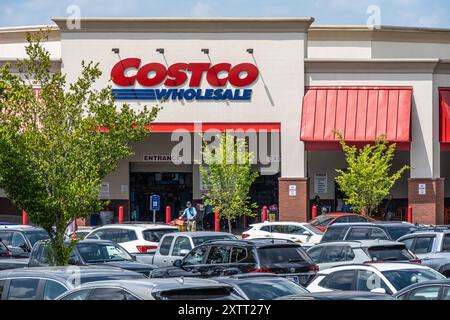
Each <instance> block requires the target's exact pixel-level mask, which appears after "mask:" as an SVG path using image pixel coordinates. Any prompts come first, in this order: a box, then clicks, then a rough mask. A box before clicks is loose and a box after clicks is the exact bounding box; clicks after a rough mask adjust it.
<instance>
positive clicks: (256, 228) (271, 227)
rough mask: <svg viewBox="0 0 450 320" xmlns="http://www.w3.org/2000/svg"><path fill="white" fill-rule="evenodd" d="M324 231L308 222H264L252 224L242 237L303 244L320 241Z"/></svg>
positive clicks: (308, 244) (312, 243)
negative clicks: (283, 240) (282, 240)
mask: <svg viewBox="0 0 450 320" xmlns="http://www.w3.org/2000/svg"><path fill="white" fill-rule="evenodd" d="M322 236H323V232H322V231H320V230H319V229H317V228H315V227H313V226H312V225H310V224H308V223H300V222H264V223H257V224H252V225H250V229H249V230H247V231H245V232H244V233H242V239H258V238H275V239H285V240H291V241H294V242H298V243H300V244H301V245H303V246H313V245H315V244H318V243H320V240H322Z"/></svg>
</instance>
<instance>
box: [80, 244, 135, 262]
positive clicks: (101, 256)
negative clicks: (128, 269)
mask: <svg viewBox="0 0 450 320" xmlns="http://www.w3.org/2000/svg"><path fill="white" fill-rule="evenodd" d="M77 248H78V251H79V252H80V255H81V257H82V258H83V260H84V261H85V262H86V263H94V262H109V261H133V258H132V257H131V256H130V254H129V253H128V252H126V251H125V250H124V249H122V248H121V247H119V246H117V245H115V244H103V243H80V244H78V245H77Z"/></svg>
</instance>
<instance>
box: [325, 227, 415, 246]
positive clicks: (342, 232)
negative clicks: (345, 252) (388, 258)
mask: <svg viewBox="0 0 450 320" xmlns="http://www.w3.org/2000/svg"><path fill="white" fill-rule="evenodd" d="M418 228H419V227H417V226H416V225H414V224H411V223H400V222H366V223H337V224H333V225H331V226H329V227H328V229H327V231H326V232H325V234H324V235H323V237H322V240H321V242H322V243H324V242H334V241H349V240H391V241H396V240H397V239H399V238H401V237H403V236H404V235H406V234H409V233H412V232H414V231H416V230H418Z"/></svg>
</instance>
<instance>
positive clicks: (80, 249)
mask: <svg viewBox="0 0 450 320" xmlns="http://www.w3.org/2000/svg"><path fill="white" fill-rule="evenodd" d="M49 249H50V246H49V244H48V242H43V241H40V242H38V243H37V244H36V246H35V247H34V248H33V251H32V252H31V256H30V260H29V263H28V266H29V267H43V266H48V265H49V261H48V256H49ZM135 259H136V258H135V257H133V256H132V255H130V254H129V253H128V252H127V251H126V250H125V249H124V248H122V247H121V246H120V245H118V244H116V243H114V242H112V241H108V240H83V241H80V242H78V243H77V244H76V245H75V247H74V249H73V252H72V256H71V257H70V261H69V264H71V265H76V266H111V267H118V268H122V269H126V270H130V271H135V272H139V273H141V274H144V275H146V276H148V275H149V274H150V272H151V271H152V270H153V269H154V268H155V266H153V265H149V264H143V263H139V262H136V260H135Z"/></svg>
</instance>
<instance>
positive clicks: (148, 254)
mask: <svg viewBox="0 0 450 320" xmlns="http://www.w3.org/2000/svg"><path fill="white" fill-rule="evenodd" d="M177 231H178V228H177V227H172V226H168V225H160V224H111V225H105V226H102V227H99V228H97V229H95V230H93V231H92V232H91V233H89V234H88V235H87V236H86V239H102V240H110V241H113V242H115V243H117V244H119V245H120V246H122V247H123V248H124V249H125V250H127V251H128V252H129V253H131V254H133V255H134V256H136V259H137V260H138V261H139V262H142V263H151V261H152V260H153V254H154V253H155V252H156V249H157V248H158V243H159V240H161V238H162V236H163V235H165V234H166V233H172V232H177Z"/></svg>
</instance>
